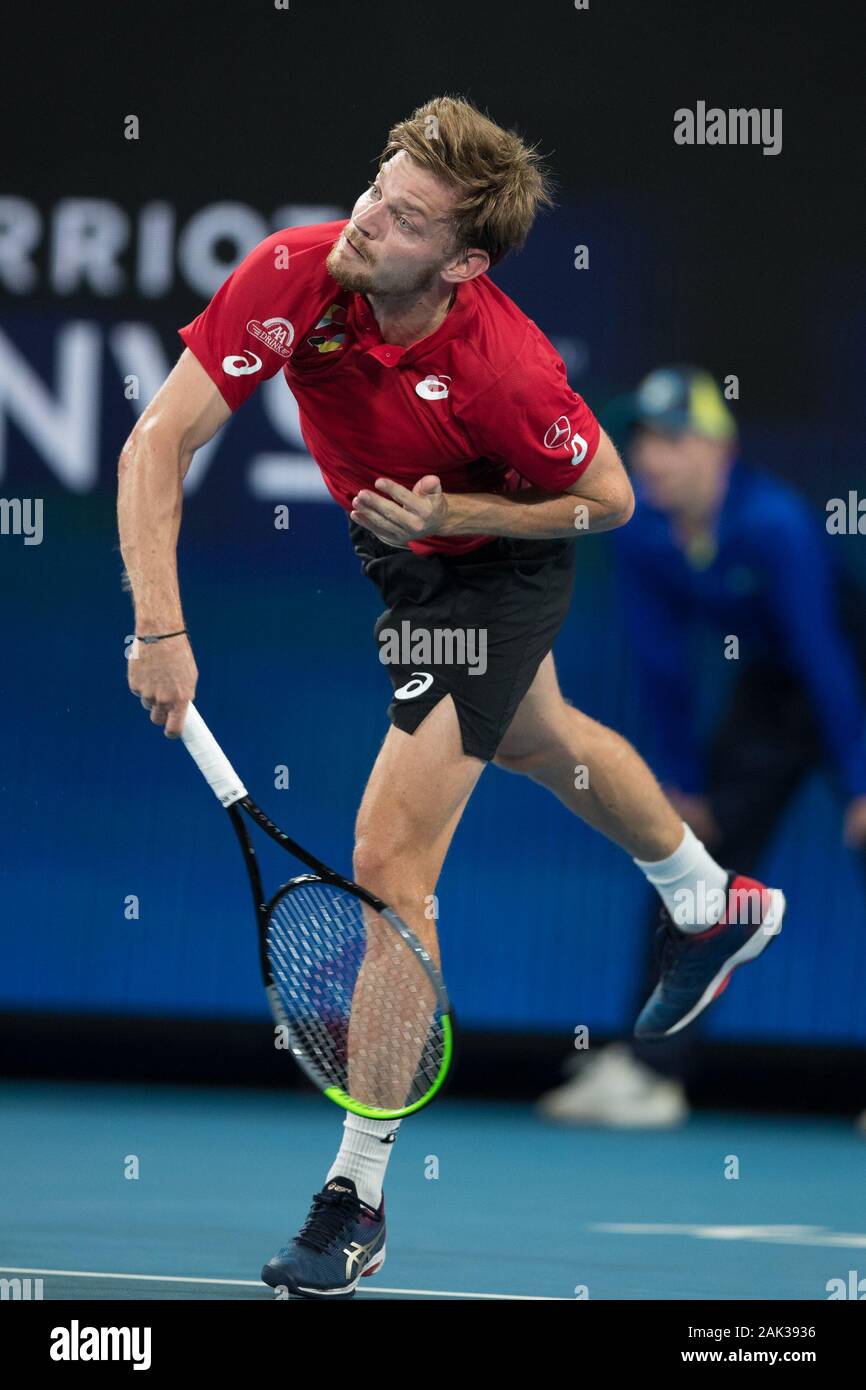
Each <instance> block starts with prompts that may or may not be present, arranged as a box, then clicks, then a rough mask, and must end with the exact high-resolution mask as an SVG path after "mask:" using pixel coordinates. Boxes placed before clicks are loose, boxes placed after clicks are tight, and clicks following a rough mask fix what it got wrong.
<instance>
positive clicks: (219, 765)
mask: <svg viewBox="0 0 866 1390" xmlns="http://www.w3.org/2000/svg"><path fill="white" fill-rule="evenodd" d="M181 739H182V740H183V743H184V745H185V747H186V751H187V752H188V753H189V755H190V757H191V758H192V759H193V761H194V762H195V764H196V766H197V767H198V770H199V772H200V773H201V775H202V776H203V777H204V779H205V781H206V782H207V784H208V786H209V787H210V789H211V791H212V792H213V794H214V796H215V797H216V798H217V800H218V801H221V802H222V804H223V806H232V805H233V804H234V803H235V802H236V801H241V800H243V798H244V797H245V796H246V794H247V789H246V787H245V786H244V784H243V782H242V781H241V779H240V777H238V774H237V773H236V772H235V770H234V768H233V767H232V765H231V763H230V762H229V760H228V758H227V757H226V755H225V753H224V752H223V750H222V749H221V748H220V746H219V744H218V743H217V741H216V739H215V738H214V736H213V734H212V733H211V731H210V729H209V728H208V726H207V724H205V722H204V720H203V719H202V717H201V715H200V714H199V712H198V710H197V709H196V707H195V705H194V704H192V703H190V705H189V707H188V708H187V712H186V719H185V720H184V725H183V732H182V733H181Z"/></svg>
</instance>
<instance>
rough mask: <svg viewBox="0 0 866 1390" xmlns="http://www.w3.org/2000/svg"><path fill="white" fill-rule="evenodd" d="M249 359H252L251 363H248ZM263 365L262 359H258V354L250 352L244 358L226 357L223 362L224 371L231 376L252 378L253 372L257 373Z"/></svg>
mask: <svg viewBox="0 0 866 1390" xmlns="http://www.w3.org/2000/svg"><path fill="white" fill-rule="evenodd" d="M249 358H252V361H251V362H250V361H248V359H249ZM261 365H262V359H261V358H260V357H256V354H255V353H254V352H250V351H249V350H247V351H246V352H245V353H244V354H243V356H239V357H224V358H223V361H222V368H223V371H224V372H227V373H228V375H229V376H250V375H251V374H252V373H253V372H257V371H258V370H259V369H260V367H261Z"/></svg>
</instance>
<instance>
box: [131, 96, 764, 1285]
mask: <svg viewBox="0 0 866 1390" xmlns="http://www.w3.org/2000/svg"><path fill="white" fill-rule="evenodd" d="M551 201H552V200H551V194H550V181H549V176H548V173H547V171H546V169H545V168H544V166H543V164H542V162H541V160H540V159H539V158H538V155H537V152H536V151H535V150H534V149H532V148H530V147H528V146H527V145H526V144H525V143H524V142H523V141H522V140H521V138H520V137H519V136H518V135H517V134H515V133H513V132H511V131H507V130H504V129H503V128H501V127H500V126H498V125H496V124H495V123H494V122H493V121H491V120H490V119H489V118H488V117H486V116H485V115H483V114H482V113H481V112H479V111H478V110H476V109H475V108H474V107H473V106H472V105H470V104H469V103H468V102H466V101H462V100H458V99H454V98H451V97H440V98H435V99H433V100H431V101H429V102H427V103H426V105H424V106H421V107H419V108H418V109H417V110H416V111H415V112H414V113H413V114H412V115H411V116H410V117H409V118H408V119H407V120H404V121H402V122H400V123H399V124H397V125H395V126H394V127H393V128H392V130H391V131H390V132H389V135H388V140H387V143H386V145H385V148H384V150H383V152H382V154H381V155H380V157H379V161H378V171H377V173H376V177H375V178H374V179H373V180H372V181H371V183H370V185H369V187H368V188H367V189H366V190H365V191H364V192H363V193H362V194H361V196H360V198H359V199H358V201H357V202H356V203H355V206H354V208H353V210H352V214H351V216H350V217H349V218H348V219H347V220H343V221H337V222H329V223H325V224H321V225H317V226H308V227H296V228H292V229H286V230H283V231H279V232H277V233H275V234H274V235H273V236H270V237H268V238H266V240H265V241H263V242H262V243H261V244H260V245H259V246H257V247H256V248H255V249H254V250H253V251H251V252H250V254H249V255H248V256H247V257H246V259H245V260H243V261H242V262H241V264H240V265H239V266H238V268H237V269H236V270H235V271H234V272H233V274H231V275H230V276H229V278H228V279H227V280H226V282H225V284H224V285H223V286H222V287H221V288H220V289H219V290H218V291H217V293H216V295H215V296H214V298H213V299H212V301H211V303H210V304H209V305H208V307H207V308H206V309H205V310H204V311H203V313H201V314H200V315H199V316H198V318H196V319H195V320H194V321H193V322H192V323H190V324H188V325H187V326H186V327H185V328H182V329H181V330H180V336H181V338H182V339H183V342H184V344H185V349H186V350H185V351H184V352H183V353H182V355H181V357H180V359H179V361H178V363H177V365H176V366H175V368H174V369H173V371H172V372H171V374H170V375H169V377H168V378H167V380H166V382H165V383H164V384H163V386H162V388H161V389H160V391H159V392H158V393H157V395H156V396H155V397H154V399H153V401H152V402H151V403H150V405H149V406H148V407H147V409H146V410H145V411H144V413H143V414H142V416H141V418H140V420H139V421H138V423H137V425H136V427H135V429H134V430H133V432H132V434H131V436H130V438H129V440H128V441H127V444H126V445H125V447H124V449H123V452H122V455H121V460H120V496H119V525H120V535H121V547H122V553H123V557H124V561H125V564H126V568H127V572H128V574H129V577H130V581H131V586H132V592H133V597H134V601H135V616H136V633H137V635H139V636H147V637H150V638H152V639H158V640H152V641H151V642H149V643H147V644H146V645H140V646H139V647H138V659H137V660H135V661H131V662H129V663H128V667H129V680H130V686H131V688H132V689H133V691H135V692H136V693H137V694H139V695H140V697H141V700H142V703H143V704H144V705H145V707H146V708H148V709H149V710H150V712H151V720H152V721H153V722H154V723H155V724H159V725H162V726H163V727H164V729H165V733H166V734H167V735H168V736H169V737H177V736H178V735H179V734H180V732H181V730H182V728H183V721H184V716H185V713H186V707H187V704H188V702H189V701H190V700H192V699H193V697H194V694H195V687H196V679H197V670H196V665H195V661H194V659H193V654H192V650H191V647H190V643H189V638H188V636H187V634H186V631H185V623H184V618H183V612H182V608H181V600H180V593H179V588H178V579H177V565H176V547H177V538H178V532H179V526H180V518H181V501H182V479H183V476H184V474H185V472H186V470H187V468H188V467H189V464H190V462H191V460H192V457H193V454H194V453H195V450H196V449H197V448H199V447H200V446H201V445H203V444H204V443H205V442H206V441H207V440H209V439H210V438H211V437H212V436H213V435H214V434H215V433H216V431H217V430H218V429H220V427H221V426H222V425H224V424H225V422H226V421H227V420H228V419H229V417H230V416H231V414H232V413H233V412H234V411H235V410H238V409H239V408H240V407H241V406H242V405H243V404H244V402H245V401H246V400H248V399H249V397H250V396H251V395H252V394H253V392H254V391H255V390H256V388H257V387H258V386H259V385H260V384H261V382H262V381H264V380H265V379H266V378H269V377H272V376H275V375H276V373H277V372H282V373H283V375H284V377H285V380H286V383H287V385H288V386H289V387H290V388H291V390H292V392H293V393H294V396H295V397H296V399H297V403H298V408H299V413H300V421H301V427H302V431H303V436H304V439H305V441H306V443H307V446H308V448H309V451H310V453H311V455H312V456H313V458H314V459H315V460H316V462H317V463H318V465H319V467H320V469H321V471H322V475H323V477H324V480H325V483H326V484H327V487H328V489H329V491H330V493H331V495H332V496H333V498H334V499H335V500H336V501H337V502H338V503H339V504H340V506H341V507H343V508H344V510H345V511H346V512H347V513H348V517H349V521H348V529H349V534H350V537H351V542H352V544H353V545H354V547H355V550H356V551H357V554H358V556H359V559H360V561H361V565H362V568H363V571H364V573H365V574H366V575H367V576H368V578H369V579H370V580H371V581H372V582H373V583H374V584H375V585H376V587H377V589H378V590H379V592H380V594H381V596H382V599H383V602H384V605H385V606H384V611H383V613H382V616H381V618H380V619H379V623H378V625H377V631H376V635H377V639H379V640H380V652H382V653H385V652H386V644H387V661H388V667H387V669H388V674H389V676H390V679H391V683H392V686H393V696H392V699H391V703H390V706H389V710H388V713H389V717H390V720H391V726H392V727H391V728H390V729H389V731H388V734H387V736H386V738H385V740H384V743H383V745H382V748H381V750H380V752H379V754H378V757H377V758H376V761H375V764H374V766H373V770H372V772H371V774H370V779H369V782H368V784H367V787H366V790H365V792H364V796H363V799H362V802H361V807H360V810H359V812H358V819H357V832H356V845H355V855H354V870H353V872H354V876H355V878H356V879H357V881H358V882H359V883H361V884H363V885H364V886H365V887H366V888H368V889H369V890H371V891H372V892H374V893H376V894H378V895H379V896H380V897H382V898H383V899H385V900H386V901H387V902H388V903H390V904H391V905H392V906H393V908H394V909H395V910H396V911H397V912H398V913H399V914H400V915H401V916H402V917H403V918H404V919H405V920H406V922H407V923H408V924H409V925H410V926H411V927H412V929H413V930H414V931H416V932H417V934H418V935H419V937H420V938H421V940H422V941H423V942H424V944H425V945H426V946H427V948H428V949H429V950H430V952H431V954H432V955H433V956H434V958H436V959H437V960H438V946H437V942H436V934H435V922H433V921H431V920H429V918H428V915H427V911H426V908H427V904H428V903H429V902H430V901H431V897H432V895H433V894H434V893H435V890H436V883H437V879H438V876H439V872H440V870H441V868H442V864H443V861H444V858H445V855H446V853H447V851H448V847H449V844H450V842H451V838H452V836H453V834H454V832H455V829H456V827H457V824H458V822H459V820H460V817H461V815H462V812H463V809H464V807H465V806H466V803H467V801H468V799H469V797H470V795H471V793H472V790H473V788H474V786H475V784H476V782H477V781H478V778H479V777H480V775H481V773H482V772H483V770H484V768H485V766H486V765H487V764H488V763H490V762H494V763H495V764H496V765H497V766H499V767H502V768H505V769H507V770H508V771H511V772H515V773H519V774H522V775H524V776H528V777H530V778H532V779H533V780H534V781H536V782H539V783H541V784H542V785H543V786H545V787H547V788H549V789H550V791H552V792H553V793H554V795H556V796H557V797H559V798H560V800H561V801H563V802H564V803H565V805H566V806H567V807H568V808H569V809H570V810H572V811H573V812H574V813H575V814H576V815H578V816H580V817H581V818H582V819H583V820H585V821H587V822H588V823H589V824H590V825H592V826H594V827H595V828H596V829H597V830H599V831H600V832H601V833H602V834H604V835H606V836H608V837H609V838H610V839H612V840H613V841H614V842H615V843H616V844H617V845H619V846H621V848H622V849H623V850H624V851H625V852H626V854H627V855H628V856H629V857H630V858H631V859H632V860H633V861H635V863H636V864H637V867H638V868H639V869H640V870H641V871H642V872H643V873H644V874H645V875H646V876H647V878H648V880H649V881H650V882H651V883H652V884H653V885H654V886H655V887H656V888H657V889H658V892H659V894H660V896H661V900H662V904H663V907H664V909H665V914H666V915H665V921H664V926H663V927H662V928H661V929H660V932H661V935H662V936H663V938H664V949H663V951H662V952H661V953H660V954H661V978H660V980H659V983H658V985H657V986H656V988H655V990H654V991H653V994H652V996H651V997H650V999H649V1000H648V1002H647V1004H646V1006H645V1007H644V1009H643V1010H642V1012H641V1014H640V1017H639V1019H638V1022H637V1025H636V1029H637V1032H638V1033H639V1034H641V1035H642V1036H652V1037H663V1036H665V1035H668V1034H670V1033H671V1032H672V1031H676V1030H677V1029H679V1028H681V1027H683V1026H685V1024H686V1023H687V1022H689V1021H690V1020H691V1019H692V1018H693V1017H695V1016H696V1015H697V1014H698V1013H699V1012H700V1011H701V1010H702V1009H704V1008H705V1007H706V1006H707V1005H708V1004H709V1003H710V1002H711V1001H712V999H713V998H714V997H715V995H716V994H717V993H718V992H719V990H720V989H721V988H722V987H723V986H724V984H725V983H726V981H727V978H728V976H729V974H730V972H731V970H732V969H733V968H734V966H735V965H737V964H740V963H742V962H743V961H745V960H749V959H752V958H753V957H754V956H756V955H758V954H759V952H760V951H762V950H763V949H764V947H765V946H766V944H767V943H768V942H769V940H770V939H771V937H772V935H773V934H774V933H775V932H776V931H778V929H779V927H780V925H781V914H782V910H783V905H784V899H783V898H782V895H781V893H779V892H778V890H770V889H767V888H765V887H764V886H763V885H762V884H759V883H757V882H756V881H754V880H751V879H745V878H742V877H738V876H737V875H736V874H735V873H733V872H731V871H729V870H728V869H726V868H723V867H721V866H720V865H719V864H717V863H716V862H715V860H714V859H713V858H712V856H711V855H710V854H709V853H708V851H707V850H706V849H705V848H704V846H703V845H702V844H701V842H700V841H699V840H698V839H697V838H696V836H695V835H694V833H693V832H692V831H691V830H690V829H688V828H687V827H686V825H685V824H684V822H683V820H682V818H681V816H680V815H679V814H678V813H677V812H676V811H675V810H674V808H673V806H672V805H671V804H670V803H669V802H668V801H667V799H666V798H665V796H664V795H663V794H662V791H661V789H660V787H659V785H658V783H657V782H656V780H655V778H654V776H653V774H652V772H651V771H650V769H649V768H648V767H647V765H646V763H645V762H644V761H643V760H642V759H641V758H640V756H639V755H638V754H637V753H636V752H635V750H634V749H633V748H632V747H631V746H630V745H629V744H628V743H626V742H625V740H624V739H622V738H621V737H620V736H619V735H618V734H616V733H614V732H613V731H612V730H610V729H608V728H605V727H604V726H603V725H601V724H599V723H597V722H596V721H595V720H593V719H590V718H588V717H587V716H586V715H584V714H582V713H581V712H580V711H579V710H576V709H574V708H573V707H572V706H571V705H569V704H568V703H567V701H566V700H565V699H564V698H563V696H562V694H561V692H560V689H559V685H558V683H557V677H556V670H555V668H554V662H553V657H552V655H551V647H552V644H553V641H554V638H555V637H556V634H557V632H558V631H559V628H560V626H561V624H562V622H563V620H564V618H565V616H566V613H567V611H568V608H569V604H570V602H571V597H572V589H573V584H574V547H575V545H576V544H578V543H579V540H580V537H581V536H582V535H584V534H586V533H587V532H596V531H606V530H611V529H613V528H615V527H618V526H622V525H624V524H625V523H626V522H627V521H628V519H629V517H630V516H631V513H632V508H633V495H632V489H631V485H630V483H629V480H628V477H627V474H626V472H625V470H624V469H623V467H622V464H621V462H620V459H619V457H618V456H617V453H616V450H615V449H614V447H613V445H612V443H611V441H610V439H609V438H608V437H607V435H606V434H605V432H604V431H603V430H602V429H601V428H600V426H599V424H598V422H597V420H596V419H595V417H594V415H593V413H592V412H591V410H590V409H589V407H588V406H587V405H586V403H585V402H584V401H583V400H582V399H581V398H580V396H578V395H576V394H575V392H574V391H573V390H572V389H571V388H570V386H569V384H568V381H567V378H566V373H565V368H564V365H563V363H562V360H561V359H560V357H559V356H558V354H557V353H556V351H555V350H554V348H553V347H552V345H551V344H550V342H549V341H548V339H547V338H546V337H545V335H544V334H543V333H542V332H541V331H540V329H539V328H538V327H537V325H536V324H535V323H533V322H532V320H531V319H529V318H527V316H526V315H525V314H524V313H522V312H521V310H520V309H519V308H518V307H517V305H516V304H515V303H514V302H513V301H512V300H511V299H509V298H508V296H507V295H505V294H503V293H502V291H501V290H499V289H498V288H497V287H496V285H495V284H494V283H493V281H492V280H491V279H490V278H489V276H488V274H487V272H488V271H489V270H490V268H491V266H494V265H496V264H497V263H498V262H499V261H501V260H502V258H503V257H504V256H505V255H506V254H507V253H508V252H509V251H512V250H514V249H516V248H518V247H520V246H521V245H522V244H523V242H524V241H525V239H526V237H527V235H528V233H529V231H530V229H531V227H532V224H533V221H534V219H535V216H536V213H537V211H538V210H539V208H540V207H541V206H550V205H551ZM404 637H406V639H407V640H402V639H403V638H404ZM461 639H462V640H461ZM415 652H420V653H423V657H416V656H415V655H414V653H415ZM482 654H483V659H482ZM578 767H585V768H586V769H587V775H586V776H576V775H575V769H576V768H578ZM690 905H691V908H690ZM675 919H676V924H675ZM397 1129H398V1125H397V1124H396V1123H394V1122H390V1123H384V1122H381V1121H371V1120H368V1119H364V1118H360V1117H358V1116H355V1115H352V1114H348V1115H347V1116H346V1118H345V1120H344V1128H343V1137H342V1143H341V1146H340V1149H339V1152H338V1153H337V1155H336V1157H335V1159H334V1162H333V1163H332V1165H331V1168H330V1171H329V1172H328V1173H327V1176H326V1178H325V1182H324V1185H323V1188H322V1190H321V1191H320V1192H318V1193H317V1194H316V1195H315V1196H314V1198H313V1204H312V1208H311V1210H310V1213H309V1215H308V1216H307V1219H306V1221H305V1223H304V1225H303V1227H302V1228H301V1230H300V1232H299V1234H298V1235H297V1237H295V1238H294V1239H293V1240H290V1241H289V1242H288V1243H287V1244H286V1245H284V1246H283V1247H282V1248H281V1249H280V1250H279V1251H278V1253H277V1254H276V1255H274V1256H273V1258H272V1259H271V1260H269V1261H268V1263H267V1265H266V1266H265V1268H264V1270H263V1278H264V1279H265V1281H266V1282H267V1283H268V1284H270V1285H272V1286H274V1287H282V1288H285V1289H287V1290H288V1291H289V1292H290V1293H291V1294H294V1295H299V1296H301V1297H308V1298H345V1297H351V1296H352V1295H353V1294H354V1291H355V1288H356V1285H357V1282H358V1279H359V1277H360V1276H361V1275H362V1274H372V1273H373V1272H375V1270H377V1269H379V1268H381V1266H382V1263H383V1261H384V1256H385V1214H384V1199H383V1195H382V1188H383V1181H384V1177H385V1170H386V1167H387V1164H388V1159H389V1157H390V1154H391V1151H392V1145H393V1141H394V1139H395V1136H396V1132H397Z"/></svg>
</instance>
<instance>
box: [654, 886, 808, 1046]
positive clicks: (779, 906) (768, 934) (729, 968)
mask: <svg viewBox="0 0 866 1390" xmlns="http://www.w3.org/2000/svg"><path fill="white" fill-rule="evenodd" d="M770 893H771V897H770V911H769V914H768V920H769V919H772V922H773V930H772V931H767V930H765V928H766V922H762V923H761V925H760V926H759V927H758V929H757V931H755V932H753V933H752V935H751V936H750V937H749V939H748V941H746V942H744V943H743V945H742V946H741V947H740V949H739V951H735V952H734V954H733V955H732V956H729V957H728V959H727V960H726V961H725V963H724V965H722V966H721V967H720V968H719V970H718V971H717V973H716V974H715V975H714V976H713V978H712V980H710V983H709V984H708V985H707V987H706V989H705V990H704V992H703V994H702V995H701V997H700V999H699V1000H698V1002H697V1003H696V1004H694V1005H693V1006H692V1008H691V1009H689V1011H688V1013H687V1014H684V1015H683V1017H682V1018H681V1019H678V1021H677V1022H676V1023H674V1024H672V1025H671V1027H670V1028H666V1029H665V1030H664V1032H663V1033H637V1034H635V1036H636V1037H639V1038H669V1037H671V1036H672V1035H673V1034H674V1033H679V1032H680V1031H681V1029H683V1028H687V1027H688V1025H689V1024H690V1023H691V1022H692V1020H693V1019H696V1018H697V1016H698V1014H699V1013H703V1011H704V1009H705V1008H706V1007H707V1005H708V1004H712V1002H713V1000H714V999H715V998H716V996H717V995H719V994H721V992H722V990H723V989H724V988H725V986H726V985H727V983H728V980H729V978H730V976H731V975H732V974H733V972H734V971H735V970H736V968H737V966H738V965H745V964H746V962H747V961H750V960H756V959H757V957H758V956H759V955H760V954H761V952H762V951H765V950H766V949H767V947H768V946H769V944H770V942H771V941H772V940H773V938H774V937H776V936H778V935H779V932H780V931H781V930H782V918H783V917H784V915H785V908H786V906H787V904H786V902H785V894H784V893H783V892H782V890H781V888H773V889H771V890H770Z"/></svg>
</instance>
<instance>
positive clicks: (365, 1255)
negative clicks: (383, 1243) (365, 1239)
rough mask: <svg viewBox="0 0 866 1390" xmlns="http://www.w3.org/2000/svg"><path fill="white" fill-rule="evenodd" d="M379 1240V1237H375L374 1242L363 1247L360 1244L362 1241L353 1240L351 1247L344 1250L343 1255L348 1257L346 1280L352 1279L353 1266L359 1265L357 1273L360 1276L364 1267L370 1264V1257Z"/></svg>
mask: <svg viewBox="0 0 866 1390" xmlns="http://www.w3.org/2000/svg"><path fill="white" fill-rule="evenodd" d="M378 1239H379V1237H378V1236H374V1237H373V1239H372V1240H371V1241H370V1242H369V1244H367V1245H362V1244H361V1243H360V1241H357V1240H353V1241H352V1244H351V1245H349V1246H346V1248H345V1249H344V1250H343V1254H344V1255H345V1256H346V1257H347V1258H346V1278H347V1279H351V1277H352V1273H353V1270H352V1266H353V1265H357V1272H358V1273H359V1274H360V1273H361V1270H362V1269H363V1268H364V1265H365V1264H368V1263H369V1260H370V1256H371V1255H372V1253H373V1246H374V1245H375V1244H376V1242H377V1240H378Z"/></svg>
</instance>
